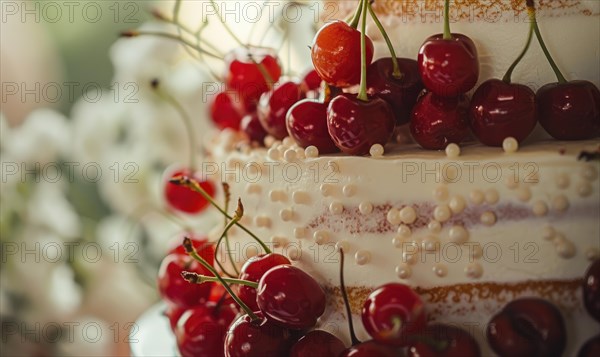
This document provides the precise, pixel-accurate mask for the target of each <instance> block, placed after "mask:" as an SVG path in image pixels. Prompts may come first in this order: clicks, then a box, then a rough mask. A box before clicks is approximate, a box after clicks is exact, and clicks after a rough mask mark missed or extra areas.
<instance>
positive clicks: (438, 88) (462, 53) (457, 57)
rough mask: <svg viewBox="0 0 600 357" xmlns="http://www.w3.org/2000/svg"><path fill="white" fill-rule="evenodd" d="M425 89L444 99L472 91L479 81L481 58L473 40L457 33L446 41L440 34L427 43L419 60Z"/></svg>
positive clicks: (430, 38)
mask: <svg viewBox="0 0 600 357" xmlns="http://www.w3.org/2000/svg"><path fill="white" fill-rule="evenodd" d="M417 62H418V63H419V72H420V73H421V78H422V79H423V84H424V85H425V88H427V89H428V90H429V91H431V92H433V93H435V94H436V95H438V96H441V97H456V96H457V95H459V94H463V93H466V92H468V91H469V90H471V89H472V88H473V87H474V86H475V84H476V83H477V79H478V78H479V58H478V55H477V48H476V47H475V43H473V40H471V39H470V38H469V37H467V36H465V35H462V34H457V33H453V34H452V39H449V40H445V39H444V36H443V34H437V35H434V36H431V37H429V38H428V39H427V40H425V43H423V45H422V46H421V49H420V50H419V56H418V59H417Z"/></svg>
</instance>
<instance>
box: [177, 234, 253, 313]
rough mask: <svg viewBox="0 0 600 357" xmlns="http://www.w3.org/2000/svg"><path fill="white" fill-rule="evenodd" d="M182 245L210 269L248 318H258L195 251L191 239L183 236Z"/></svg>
mask: <svg viewBox="0 0 600 357" xmlns="http://www.w3.org/2000/svg"><path fill="white" fill-rule="evenodd" d="M183 247H184V248H185V251H186V253H188V254H189V255H190V256H191V257H192V258H194V259H196V260H197V261H198V262H199V263H200V264H202V266H204V267H205V268H206V269H208V271H210V272H211V273H212V274H213V275H214V276H215V277H216V278H217V279H218V280H219V282H220V283H221V284H222V285H223V287H224V288H225V290H227V292H228V293H229V295H231V297H232V298H233V300H235V302H236V303H237V304H238V305H239V306H240V307H241V308H242V309H243V310H244V311H245V312H246V314H248V316H250V318H251V319H252V320H253V321H254V320H258V316H256V314H255V313H254V312H252V310H251V309H250V308H249V307H248V305H246V304H244V302H243V301H242V300H241V299H240V298H239V297H238V296H237V295H236V294H235V293H234V292H233V290H231V287H230V286H229V284H228V283H227V282H226V281H225V280H223V278H222V277H221V276H220V275H219V272H218V271H217V270H216V269H215V268H213V266H212V265H210V264H208V262H207V261H206V260H204V259H203V258H202V257H201V256H200V255H198V252H197V251H196V248H194V245H193V244H192V241H191V239H189V238H188V237H185V238H184V239H183Z"/></svg>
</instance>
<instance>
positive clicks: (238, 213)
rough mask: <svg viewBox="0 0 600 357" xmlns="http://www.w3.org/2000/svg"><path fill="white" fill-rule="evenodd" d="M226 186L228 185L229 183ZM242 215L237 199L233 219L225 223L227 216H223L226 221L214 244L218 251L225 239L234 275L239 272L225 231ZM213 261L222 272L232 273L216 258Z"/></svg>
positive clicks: (242, 210) (241, 208)
mask: <svg viewBox="0 0 600 357" xmlns="http://www.w3.org/2000/svg"><path fill="white" fill-rule="evenodd" d="M227 187H229V185H228V186H227ZM225 196H228V194H226V195H225ZM225 210H227V208H225ZM243 215H244V206H243V205H242V200H240V199H238V208H237V209H236V211H235V215H234V216H233V219H232V220H231V221H229V223H227V217H225V222H226V223H225V229H224V230H223V233H222V234H221V236H220V237H219V239H218V240H217V244H216V245H215V251H216V252H218V251H219V247H220V246H221V242H222V241H223V239H225V245H226V248H227V255H228V256H229V260H230V261H231V266H232V267H233V270H234V271H235V276H239V275H240V272H239V271H238V270H237V267H236V266H235V262H234V261H233V257H232V256H231V248H230V246H229V239H228V238H227V232H228V231H229V229H230V228H231V227H233V225H234V224H236V223H237V222H239V220H240V219H242V216H243ZM215 261H216V262H217V265H218V266H219V268H221V270H223V272H225V273H226V274H227V275H229V276H232V274H229V273H227V272H226V271H225V268H224V267H223V265H222V264H221V262H219V260H218V259H215Z"/></svg>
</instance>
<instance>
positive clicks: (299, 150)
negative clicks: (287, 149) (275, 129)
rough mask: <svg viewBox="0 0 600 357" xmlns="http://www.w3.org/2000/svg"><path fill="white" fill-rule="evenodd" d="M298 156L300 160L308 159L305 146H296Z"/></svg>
mask: <svg viewBox="0 0 600 357" xmlns="http://www.w3.org/2000/svg"><path fill="white" fill-rule="evenodd" d="M296 157H298V159H299V160H304V159H306V153H305V152H304V149H303V148H296Z"/></svg>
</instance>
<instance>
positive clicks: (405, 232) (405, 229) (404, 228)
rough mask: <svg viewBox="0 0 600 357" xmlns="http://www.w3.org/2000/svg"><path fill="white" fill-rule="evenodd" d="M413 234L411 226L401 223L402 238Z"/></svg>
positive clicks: (399, 232) (399, 230)
mask: <svg viewBox="0 0 600 357" xmlns="http://www.w3.org/2000/svg"><path fill="white" fill-rule="evenodd" d="M411 234H412V232H411V230H410V227H408V226H406V225H404V224H401V225H400V227H398V235H399V236H400V237H402V238H408V237H410V235H411Z"/></svg>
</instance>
